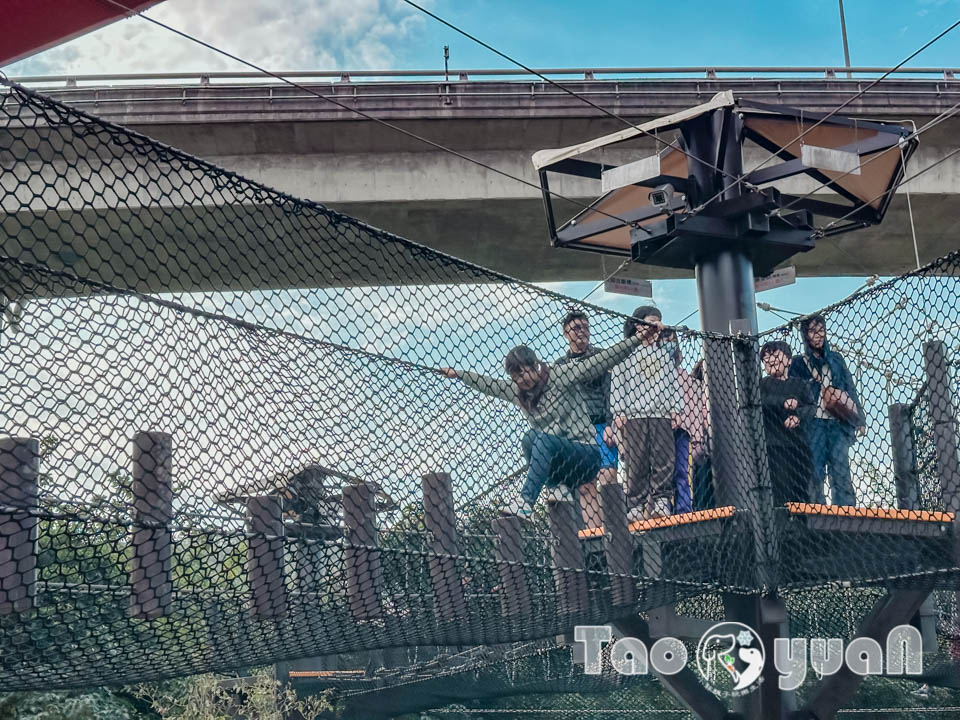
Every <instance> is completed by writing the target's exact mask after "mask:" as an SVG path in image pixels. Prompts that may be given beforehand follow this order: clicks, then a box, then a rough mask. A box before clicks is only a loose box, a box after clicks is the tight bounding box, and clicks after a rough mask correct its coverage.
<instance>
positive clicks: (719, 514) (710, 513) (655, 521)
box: [577, 505, 733, 540]
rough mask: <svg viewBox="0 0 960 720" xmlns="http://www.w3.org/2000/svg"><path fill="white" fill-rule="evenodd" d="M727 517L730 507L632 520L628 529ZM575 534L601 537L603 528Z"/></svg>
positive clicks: (731, 510)
mask: <svg viewBox="0 0 960 720" xmlns="http://www.w3.org/2000/svg"><path fill="white" fill-rule="evenodd" d="M728 517H733V506H732V505H727V506H725V507H720V508H714V509H711V510H697V511H695V512H689V513H680V514H678V515H667V516H665V517H656V518H650V519H649V520H634V521H633V522H632V523H630V525H629V526H628V529H629V530H630V532H644V531H646V530H656V529H658V528H665V527H675V526H677V525H689V524H690V523H696V522H703V521H705V520H720V519H722V518H728ZM577 534H578V535H579V537H580V539H581V540H585V539H587V538H595V537H603V528H602V527H598V528H587V529H586V530H581V531H580V532H579V533H577Z"/></svg>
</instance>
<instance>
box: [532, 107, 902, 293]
mask: <svg viewBox="0 0 960 720" xmlns="http://www.w3.org/2000/svg"><path fill="white" fill-rule="evenodd" d="M712 112H713V113H714V114H716V113H718V112H719V113H720V115H719V117H717V120H719V129H717V132H716V133H715V137H716V138H717V140H716V146H715V149H714V150H711V151H710V153H709V154H710V155H711V157H710V158H708V160H709V162H710V164H711V165H716V166H717V167H720V168H722V167H723V159H724V157H725V156H726V155H727V154H728V148H727V145H728V144H729V143H730V142H736V140H739V142H740V143H741V144H742V142H743V140H744V139H745V138H747V139H750V140H752V141H753V142H755V143H757V144H758V145H759V146H760V147H762V148H764V149H766V150H769V151H770V152H773V153H775V154H776V155H777V156H778V157H780V158H782V159H783V160H784V162H782V163H780V164H778V165H775V166H771V167H767V168H760V169H757V170H754V171H753V172H751V173H748V174H747V175H746V176H744V177H743V182H742V183H741V184H740V186H739V187H738V188H737V192H733V193H730V194H729V196H728V197H721V198H718V199H715V200H713V201H712V202H711V203H710V205H708V206H707V207H705V208H702V209H701V210H700V211H699V212H698V213H696V214H695V215H693V214H688V211H689V202H690V198H691V194H695V187H694V186H693V185H691V182H692V178H679V177H675V176H670V175H658V176H657V177H654V178H650V179H648V180H644V181H642V182H639V183H635V185H637V186H639V187H651V188H654V187H657V186H659V185H663V184H666V183H670V184H671V185H673V187H674V189H675V190H676V192H677V195H675V196H674V198H673V200H672V201H671V203H669V204H668V205H667V206H647V207H641V208H638V209H636V210H634V211H631V212H629V213H626V214H624V213H621V214H620V220H618V219H615V218H612V217H605V218H602V219H600V220H593V221H590V222H588V223H585V224H579V221H580V219H581V218H583V217H584V216H585V215H586V214H587V213H589V212H591V211H592V210H595V208H596V207H597V206H598V204H599V203H601V202H602V201H603V200H604V199H605V198H607V197H609V195H610V193H605V194H603V195H602V196H600V197H599V198H597V199H596V200H595V201H594V202H592V203H590V204H589V206H588V207H587V208H584V209H582V210H581V211H580V212H578V213H577V214H576V215H574V216H573V217H572V218H570V219H569V220H567V221H566V222H565V223H563V224H562V225H560V226H558V225H557V221H556V217H555V214H554V208H553V199H552V195H551V193H550V188H549V181H548V173H551V172H556V173H562V174H566V175H574V176H577V177H584V178H591V179H595V180H599V179H600V177H601V175H602V173H603V172H604V171H605V170H609V169H611V168H613V167H617V166H615V165H605V164H601V163H596V162H590V161H586V160H579V159H576V158H567V159H564V160H560V161H559V162H556V163H554V164H553V165H548V166H546V167H544V168H541V169H540V171H539V175H540V185H541V190H542V194H543V202H544V209H545V213H546V217H547V228H548V230H549V233H550V239H551V242H552V244H553V246H554V247H563V248H571V249H576V250H582V251H586V252H595V253H601V254H605V255H617V256H621V257H631V258H632V259H633V260H634V261H635V262H639V263H645V264H649V265H658V266H661V267H673V268H681V269H691V268H693V267H694V266H695V265H696V262H697V257H698V256H699V255H700V254H701V248H703V247H705V246H709V251H710V252H712V251H713V250H714V249H715V248H716V247H717V244H718V243H719V244H721V245H725V246H730V247H736V248H740V249H743V250H745V251H746V252H747V253H748V254H749V255H750V257H751V259H752V260H753V263H754V265H755V270H756V273H757V274H758V275H763V274H766V273H767V272H769V271H771V270H772V269H773V268H774V267H776V266H777V265H779V264H780V263H782V262H783V261H785V260H787V259H788V258H790V257H791V256H793V255H794V254H796V253H799V252H806V251H808V250H810V249H812V248H813V247H814V244H815V235H816V230H815V227H814V225H813V215H814V214H816V215H823V216H826V217H832V218H843V219H849V222H848V223H844V224H843V225H840V226H839V227H836V228H832V229H831V230H830V232H829V234H830V235H836V234H839V233H843V232H849V231H851V230H856V229H859V228H862V227H866V226H868V225H874V224H877V223H879V222H880V221H881V220H882V219H883V216H884V215H885V213H886V211H887V209H888V208H889V205H890V202H891V200H892V196H893V193H892V192H891V190H893V189H894V188H895V187H896V186H897V184H898V183H899V182H900V180H901V179H902V178H903V176H904V172H905V164H906V161H907V160H908V159H909V158H910V156H911V155H912V154H913V152H914V151H915V150H916V147H917V140H916V138H913V137H911V133H910V130H909V128H907V127H905V126H902V125H895V124H885V123H878V122H872V121H861V120H857V119H852V118H845V117H838V116H834V115H828V114H826V113H815V112H808V111H806V110H802V109H799V108H792V107H788V106H785V105H776V104H772V103H763V102H757V101H754V100H746V99H742V98H737V99H736V101H735V106H734V107H733V108H726V109H719V110H715V111H712ZM734 113H736V115H738V116H739V118H738V120H739V122H737V123H736V125H737V132H736V133H732V132H729V128H728V126H731V127H732V122H731V119H732V118H734ZM763 116H767V117H769V116H780V117H789V118H797V119H802V120H812V121H815V122H822V123H823V124H824V125H833V126H840V127H848V128H860V129H863V130H865V131H869V132H877V133H878V135H876V136H874V137H869V138H866V139H865V140H863V141H862V142H858V143H854V144H849V145H845V146H843V147H842V148H838V149H839V150H842V151H845V152H855V153H857V155H858V156H859V157H861V158H862V157H865V156H868V155H874V154H876V153H878V152H883V151H886V150H890V149H891V148H895V147H897V146H898V145H900V144H901V143H902V147H901V151H902V153H903V156H902V160H901V161H900V162H899V163H898V167H897V169H896V171H895V172H894V173H893V175H892V176H891V178H890V181H889V183H888V184H887V187H886V190H887V192H886V194H885V195H884V196H883V198H882V201H881V203H880V205H879V207H877V208H874V207H870V206H865V207H859V208H858V207H857V206H858V205H860V204H861V203H862V199H861V198H859V197H857V196H856V195H854V194H853V193H851V192H849V191H847V190H845V189H844V188H842V187H840V186H839V185H837V184H836V183H835V182H833V181H832V180H831V178H829V177H828V176H827V175H826V174H824V173H823V172H822V171H820V170H817V169H816V168H810V167H807V166H805V165H803V163H802V162H801V160H800V158H798V157H797V156H795V155H793V154H792V153H790V152H787V151H786V150H784V149H783V148H781V147H779V146H777V145H775V144H774V143H772V142H770V141H769V140H767V139H766V138H764V137H763V136H762V135H760V134H759V133H757V132H755V131H752V130H750V129H749V128H747V127H745V126H744V124H743V123H742V120H743V119H744V118H745V117H763ZM704 117H705V116H701V117H698V118H694V119H692V120H686V121H684V122H681V123H678V124H676V125H672V126H667V127H665V128H663V129H665V130H668V129H677V128H684V132H689V131H690V126H692V124H693V123H698V122H701V123H702V122H703V121H704ZM734 136H736V139H734ZM736 174H737V175H738V176H739V175H740V173H736ZM799 174H805V175H808V176H810V177H812V178H813V179H815V180H817V181H818V182H820V183H823V184H824V185H826V186H828V187H830V188H831V189H832V190H833V191H834V192H836V193H837V194H838V195H840V196H841V197H842V198H843V199H844V200H845V201H846V202H843V203H838V202H831V201H828V200H823V199H820V198H814V197H805V196H799V195H782V194H781V193H780V192H779V191H777V190H776V189H775V188H763V189H759V188H757V187H756V185H758V184H763V183H769V182H774V181H776V180H782V179H785V178H789V177H792V176H795V175H799ZM714 175H716V178H715V180H716V182H715V184H716V185H718V186H720V187H722V184H723V178H722V177H721V176H720V172H719V171H714ZM681 196H683V198H684V199H681ZM693 199H694V200H696V198H693ZM788 210H793V211H794V212H793V213H791V214H789V215H773V214H771V213H774V212H777V211H781V212H786V211H788ZM658 216H663V217H662V219H660V220H658V221H657V222H653V223H651V222H649V221H650V220H651V219H653V218H657V217H658ZM621 221H622V222H621ZM640 223H645V224H643V225H640ZM624 224H627V225H630V226H631V228H632V229H631V247H630V249H629V251H628V250H626V249H623V250H621V249H618V248H611V247H606V246H602V245H594V244H590V243H586V242H584V241H585V240H586V239H587V238H590V237H593V236H595V235H599V234H601V233H604V232H608V231H609V230H612V229H615V228H617V227H619V226H622V225H624Z"/></svg>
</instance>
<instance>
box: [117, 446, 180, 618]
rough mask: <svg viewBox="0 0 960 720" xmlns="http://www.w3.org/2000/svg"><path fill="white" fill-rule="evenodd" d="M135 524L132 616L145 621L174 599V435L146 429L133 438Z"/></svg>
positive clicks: (167, 606)
mask: <svg viewBox="0 0 960 720" xmlns="http://www.w3.org/2000/svg"><path fill="white" fill-rule="evenodd" d="M132 490H133V512H134V520H133V522H134V526H135V528H136V529H135V530H134V531H133V540H132V543H131V545H132V550H133V555H132V557H131V558H130V585H131V588H132V591H133V595H132V596H131V598H130V608H129V611H128V612H129V614H130V615H131V616H132V617H136V618H140V619H142V620H153V619H154V618H158V617H161V616H163V615H165V614H166V613H167V612H168V611H169V609H170V604H171V602H172V601H173V583H172V580H171V577H170V560H171V556H172V551H173V539H172V535H171V533H170V521H171V520H172V519H173V438H172V437H171V436H170V435H168V434H167V433H159V432H141V433H137V434H136V436H134V438H133V488H132Z"/></svg>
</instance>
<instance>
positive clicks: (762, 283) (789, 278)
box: [754, 265, 797, 292]
mask: <svg viewBox="0 0 960 720" xmlns="http://www.w3.org/2000/svg"><path fill="white" fill-rule="evenodd" d="M796 281H797V268H796V267H794V266H793V265H791V266H790V267H785V268H780V269H779V270H774V271H773V272H772V273H770V274H769V275H767V276H765V277H762V278H757V279H756V280H755V281H754V287H755V288H756V291H757V292H763V291H764V290H772V289H773V288H778V287H783V286H784V285H793V284H794V283H795V282H796Z"/></svg>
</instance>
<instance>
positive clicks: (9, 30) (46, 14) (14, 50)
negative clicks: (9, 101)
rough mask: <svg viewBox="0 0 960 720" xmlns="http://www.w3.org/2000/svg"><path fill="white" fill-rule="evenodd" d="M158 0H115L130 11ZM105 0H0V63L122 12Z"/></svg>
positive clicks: (69, 37) (56, 42)
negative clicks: (0, 22)
mask: <svg viewBox="0 0 960 720" xmlns="http://www.w3.org/2000/svg"><path fill="white" fill-rule="evenodd" d="M161 1H162V0H118V2H119V3H121V4H122V5H125V6H127V7H128V8H129V10H131V11H137V10H144V9H146V8H148V7H149V6H151V5H155V4H156V3H158V2H161ZM124 14H125V13H124V11H123V10H122V9H121V8H120V7H117V5H114V4H113V3H110V2H106V0H0V17H2V18H3V32H0V66H3V65H9V64H10V63H12V62H14V61H15V60H21V59H23V58H25V57H28V56H29V55H33V54H35V53H38V52H40V51H42V50H46V49H47V48H51V47H53V46H54V45H59V44H60V43H62V42H66V41H67V40H72V39H73V38H75V37H79V36H80V35H83V34H84V33H87V32H90V31H91V30H95V29H96V28H98V27H101V26H103V25H107V24H109V23H112V22H113V21H114V20H119V19H120V18H122V17H123V16H124Z"/></svg>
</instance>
